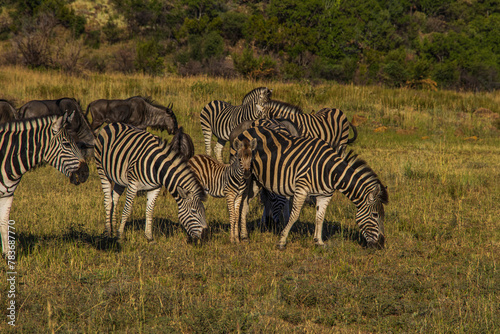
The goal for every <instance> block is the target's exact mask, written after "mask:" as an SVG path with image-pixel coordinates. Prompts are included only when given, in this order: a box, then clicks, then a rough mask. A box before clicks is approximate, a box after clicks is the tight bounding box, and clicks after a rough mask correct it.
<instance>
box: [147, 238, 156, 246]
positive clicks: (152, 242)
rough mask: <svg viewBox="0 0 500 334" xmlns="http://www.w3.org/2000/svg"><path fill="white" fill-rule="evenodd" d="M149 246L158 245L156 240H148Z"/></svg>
mask: <svg viewBox="0 0 500 334" xmlns="http://www.w3.org/2000/svg"><path fill="white" fill-rule="evenodd" d="M148 244H150V245H154V244H156V240H155V239H148Z"/></svg>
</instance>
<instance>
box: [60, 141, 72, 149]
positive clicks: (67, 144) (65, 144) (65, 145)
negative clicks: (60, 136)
mask: <svg viewBox="0 0 500 334" xmlns="http://www.w3.org/2000/svg"><path fill="white" fill-rule="evenodd" d="M62 145H63V146H64V147H65V148H71V143H68V142H63V143H62Z"/></svg>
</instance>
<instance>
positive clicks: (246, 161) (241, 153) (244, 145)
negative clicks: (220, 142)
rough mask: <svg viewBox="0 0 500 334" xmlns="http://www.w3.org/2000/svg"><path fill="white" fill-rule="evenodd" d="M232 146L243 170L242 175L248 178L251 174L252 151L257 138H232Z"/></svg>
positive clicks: (255, 146) (255, 145)
mask: <svg viewBox="0 0 500 334" xmlns="http://www.w3.org/2000/svg"><path fill="white" fill-rule="evenodd" d="M233 148H234V150H235V151H236V156H237V157H238V159H239V161H240V167H241V168H242V170H243V177H244V178H245V179H248V178H249V177H250V176H251V175H252V161H253V151H255V149H256V148H257V139H255V138H253V139H252V140H250V141H249V140H248V139H246V138H245V139H243V140H239V139H238V138H235V139H234V142H233Z"/></svg>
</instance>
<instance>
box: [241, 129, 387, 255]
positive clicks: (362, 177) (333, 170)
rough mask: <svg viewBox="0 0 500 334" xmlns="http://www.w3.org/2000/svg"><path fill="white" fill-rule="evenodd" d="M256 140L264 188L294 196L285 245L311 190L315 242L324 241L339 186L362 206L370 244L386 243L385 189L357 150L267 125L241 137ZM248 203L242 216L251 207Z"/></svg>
mask: <svg viewBox="0 0 500 334" xmlns="http://www.w3.org/2000/svg"><path fill="white" fill-rule="evenodd" d="M245 138H246V139H248V140H252V139H254V138H256V139H257V141H258V143H257V149H256V150H255V158H254V162H253V168H252V173H253V174H254V176H255V178H256V179H257V182H258V183H259V184H260V185H262V186H263V187H264V188H266V189H268V190H270V191H272V192H274V193H276V194H279V195H282V196H286V197H291V196H293V205H292V212H291V214H290V219H289V221H288V224H287V225H286V227H285V229H284V230H283V232H282V234H281V238H280V241H279V244H278V246H279V247H280V248H284V247H285V245H286V239H287V237H288V233H289V232H290V229H291V228H292V226H293V224H294V223H295V222H296V221H297V219H298V218H299V213H300V210H301V208H302V206H303V204H304V201H305V199H306V197H307V196H308V195H312V196H316V227H315V232H314V241H315V242H316V244H317V245H324V243H323V240H322V230H323V220H324V215H325V211H326V207H327V206H328V203H329V202H330V199H331V197H332V195H333V193H334V192H335V191H336V190H338V191H340V192H341V193H342V194H344V195H345V196H347V197H348V198H349V199H350V200H351V201H352V202H353V203H354V204H355V205H356V208H357V213H356V222H357V223H358V225H359V227H360V230H361V234H362V235H363V237H364V238H365V239H366V241H367V244H368V246H370V247H377V248H383V247H384V240H385V236H384V225H383V221H384V204H387V203H388V194H387V190H386V188H385V187H384V186H383V185H382V183H381V182H380V180H379V179H378V177H377V175H376V174H375V173H374V172H373V170H372V169H371V168H370V167H368V165H367V164H366V163H365V162H364V161H363V160H361V159H359V158H358V157H357V156H356V155H354V154H352V152H348V153H346V152H345V150H343V149H340V150H334V149H333V148H332V147H331V146H330V145H328V143H326V142H324V141H323V140H320V139H317V138H304V137H292V136H289V135H287V134H285V133H283V132H276V131H272V130H270V129H268V128H265V127H254V128H250V129H248V130H246V131H245V132H243V133H242V134H240V135H239V136H238V139H239V140H243V139H245ZM243 203H244V208H243V213H242V214H243V216H242V224H243V218H244V215H245V214H246V212H247V211H248V206H247V205H245V201H244V202H243Z"/></svg>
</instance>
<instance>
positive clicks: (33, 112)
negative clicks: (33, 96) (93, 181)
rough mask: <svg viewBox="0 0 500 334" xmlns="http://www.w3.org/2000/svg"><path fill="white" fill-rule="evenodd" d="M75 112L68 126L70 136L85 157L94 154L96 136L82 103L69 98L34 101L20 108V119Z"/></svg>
mask: <svg viewBox="0 0 500 334" xmlns="http://www.w3.org/2000/svg"><path fill="white" fill-rule="evenodd" d="M72 111H75V117H73V120H72V121H71V123H70V124H69V126H68V134H69V135H70V136H71V137H72V138H73V139H74V140H75V142H76V144H77V145H78V148H80V150H81V151H82V153H83V155H84V156H85V157H87V156H89V155H91V154H92V152H93V148H94V139H95V138H94V134H93V133H92V130H91V129H90V124H89V121H88V120H87V117H85V115H84V114H83V112H82V107H81V106H80V103H79V102H78V101H77V100H75V99H73V98H69V97H63V98H60V99H58V100H33V101H29V102H28V103H26V104H25V105H23V106H22V107H21V108H19V114H18V117H19V119H23V118H32V117H40V116H46V115H60V116H62V115H64V113H68V114H69V113H71V112H72Z"/></svg>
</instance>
